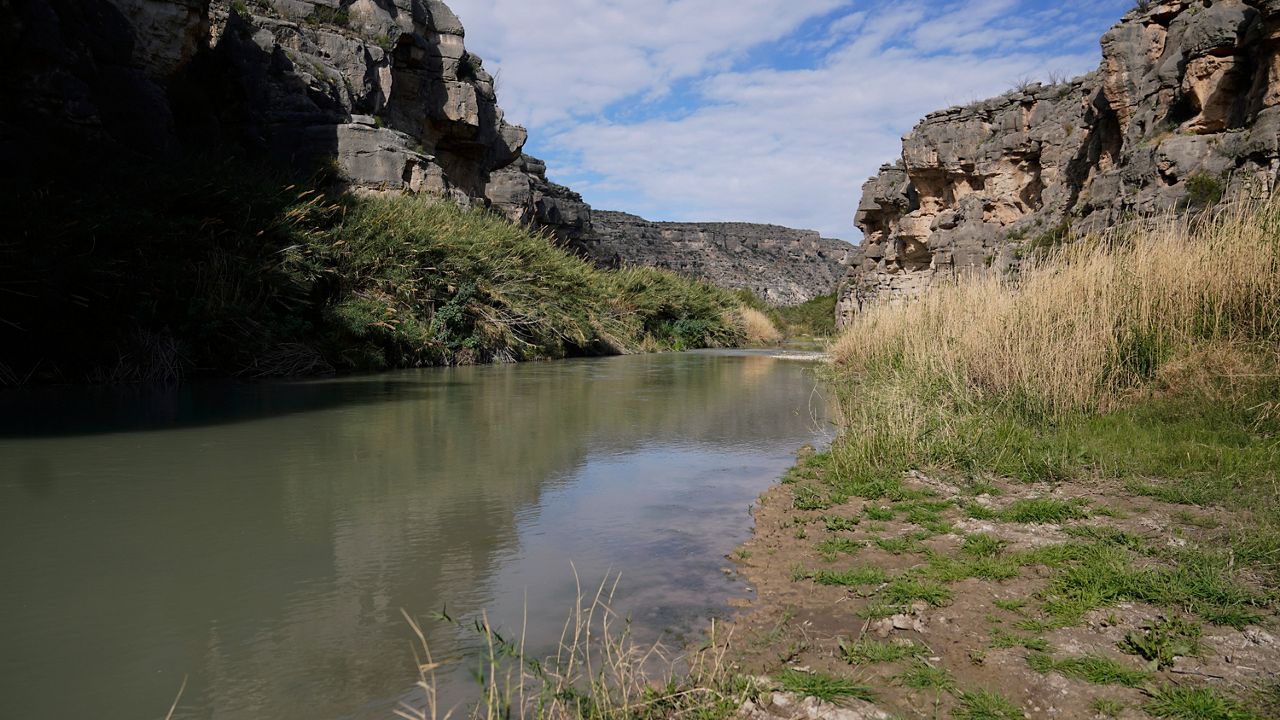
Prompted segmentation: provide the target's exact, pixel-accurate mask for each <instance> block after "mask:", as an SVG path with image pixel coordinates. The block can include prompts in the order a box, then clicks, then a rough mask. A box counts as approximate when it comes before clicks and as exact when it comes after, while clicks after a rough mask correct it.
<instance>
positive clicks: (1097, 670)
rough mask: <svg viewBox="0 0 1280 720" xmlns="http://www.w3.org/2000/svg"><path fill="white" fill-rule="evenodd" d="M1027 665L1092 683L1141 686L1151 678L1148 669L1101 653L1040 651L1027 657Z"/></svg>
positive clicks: (1037, 670) (1040, 671) (1033, 668)
mask: <svg viewBox="0 0 1280 720" xmlns="http://www.w3.org/2000/svg"><path fill="white" fill-rule="evenodd" d="M1027 664H1028V665H1030V666H1031V669H1032V670H1035V671H1036V672H1038V673H1042V674H1044V673H1051V672H1056V673H1058V674H1060V675H1065V676H1066V677H1070V678H1075V679H1078V680H1085V681H1087V682H1091V683H1094V684H1095V685H1123V686H1125V687H1131V688H1136V687H1142V685H1143V684H1144V683H1146V682H1147V681H1148V680H1150V679H1151V674H1150V673H1148V672H1144V671H1142V670H1135V669H1133V668H1128V667H1125V666H1124V665H1122V664H1120V663H1118V662H1116V661H1115V660H1112V659H1111V658H1107V657H1102V656H1101V655H1082V656H1079V657H1066V658H1054V657H1052V656H1050V655H1046V654H1044V653H1033V654H1031V655H1028V656H1027Z"/></svg>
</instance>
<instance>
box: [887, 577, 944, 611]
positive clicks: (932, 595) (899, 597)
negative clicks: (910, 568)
mask: <svg viewBox="0 0 1280 720" xmlns="http://www.w3.org/2000/svg"><path fill="white" fill-rule="evenodd" d="M951 596H952V593H951V590H950V589H948V588H947V587H946V586H944V585H942V584H940V583H937V582H933V581H931V580H927V579H925V578H918V577H909V576H901V577H897V578H894V579H893V580H892V581H891V582H890V583H889V584H888V585H886V586H885V588H884V590H883V591H881V595H880V599H881V600H882V601H883V602H886V603H888V604H890V605H899V606H906V605H910V604H911V603H913V602H916V601H923V602H925V603H928V604H929V605H933V606H935V607H939V606H942V605H946V604H947V603H948V602H950V601H951Z"/></svg>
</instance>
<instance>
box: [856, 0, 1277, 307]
mask: <svg viewBox="0 0 1280 720" xmlns="http://www.w3.org/2000/svg"><path fill="white" fill-rule="evenodd" d="M1102 55H1103V60H1102V64H1101V66H1100V68H1099V69H1098V70H1097V71H1095V72H1093V73H1090V74H1089V75H1086V76H1084V77H1081V78H1078V79H1076V80H1073V81H1070V82H1065V83H1060V84H1054V85H1040V84H1033V85H1029V86H1026V87H1021V88H1019V89H1017V90H1015V91H1013V92H1010V93H1008V94H1006V95H1003V96H1001V97H998V98H995V99H992V100H987V101H984V102H979V103H976V104H973V105H969V106H965V107H953V108H950V109H948V110H944V111H941V112H937V113H934V114H931V115H929V116H928V117H926V118H925V119H924V120H923V121H922V122H921V123H920V124H919V125H917V126H916V127H915V128H914V129H913V130H912V131H911V133H910V134H908V135H907V136H906V137H904V138H903V147H902V157H901V159H900V160H899V161H898V162H896V163H894V164H893V165H887V166H885V167H883V168H882V169H881V170H880V173H879V174H878V175H877V176H876V177H874V178H872V179H871V180H869V181H868V182H867V184H866V185H865V186H864V187H863V195H862V201H861V203H860V204H859V207H858V212H857V217H856V223H857V225H858V227H859V228H861V229H862V231H863V233H864V236H865V239H864V242H863V250H864V258H863V259H862V261H861V262H860V263H859V264H858V265H857V267H856V268H855V269H854V270H853V271H852V272H850V273H849V275H848V277H847V278H846V280H845V282H844V283H843V286H842V290H841V300H840V305H839V309H838V313H839V315H840V318H839V320H840V322H841V323H842V324H847V323H848V322H849V321H850V320H851V318H852V317H854V316H855V315H856V314H857V313H858V312H860V311H861V310H862V309H863V308H865V307H867V306H868V305H871V304H875V303H880V302H886V301H888V302H893V301H896V300H901V299H903V298H909V297H911V296H913V295H916V294H918V293H920V292H922V291H923V290H925V289H927V288H928V287H930V286H932V285H934V284H935V283H937V282H939V281H941V280H944V279H948V278H952V277H955V276H957V275H961V274H965V273H988V272H1007V271H1009V270H1011V269H1012V268H1015V267H1016V266H1017V264H1018V261H1019V258H1020V257H1022V256H1023V254H1024V253H1025V252H1027V251H1028V249H1030V248H1033V247H1043V246H1047V245H1052V244H1054V243H1057V242H1061V241H1063V240H1066V239H1070V238H1072V237H1077V236H1080V235H1083V234H1085V233H1088V232H1090V231H1094V230H1099V229H1102V228H1106V227H1108V226H1111V225H1113V224H1115V223H1118V222H1121V221H1123V220H1125V219H1128V218H1133V217H1145V216H1152V215H1155V214H1157V213H1160V212H1163V211H1178V210H1183V209H1187V208H1194V207H1198V206H1203V205H1206V204H1210V203H1212V202H1215V201H1216V200H1217V199H1219V198H1220V197H1222V196H1223V195H1224V194H1230V193H1233V192H1237V191H1242V190H1243V191H1250V192H1255V193H1270V192H1271V191H1272V189H1273V188H1274V187H1275V184H1276V181H1277V173H1278V171H1280V2H1278V1H1277V0H1247V1H1246V0H1215V1H1212V2H1210V1H1208V0H1170V1H1167V2H1150V3H1142V4H1141V5H1140V7H1138V8H1136V9H1134V10H1132V11H1131V12H1129V14H1127V15H1126V16H1125V17H1124V19H1123V20H1122V21H1121V22H1120V23H1119V24H1118V25H1116V26H1115V27H1114V28H1112V29H1111V30H1110V31H1109V32H1108V33H1107V34H1106V35H1105V36H1104V37H1103V38H1102Z"/></svg>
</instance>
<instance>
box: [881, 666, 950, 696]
mask: <svg viewBox="0 0 1280 720" xmlns="http://www.w3.org/2000/svg"><path fill="white" fill-rule="evenodd" d="M893 680H894V682H896V683H898V684H899V685H902V686H904V687H909V688H911V689H913V690H951V689H952V688H954V687H955V680H953V679H952V677H951V673H949V672H947V671H946V669H945V668H940V667H934V666H932V665H930V664H928V663H926V662H924V661H917V662H914V663H912V664H911V666H910V667H908V668H907V669H906V670H904V671H902V672H901V673H899V674H897V675H895V676H894V678H893Z"/></svg>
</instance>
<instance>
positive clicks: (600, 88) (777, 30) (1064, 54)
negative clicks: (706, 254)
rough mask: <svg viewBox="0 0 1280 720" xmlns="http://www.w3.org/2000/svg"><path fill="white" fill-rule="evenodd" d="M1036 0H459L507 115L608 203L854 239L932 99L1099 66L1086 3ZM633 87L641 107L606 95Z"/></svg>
mask: <svg viewBox="0 0 1280 720" xmlns="http://www.w3.org/2000/svg"><path fill="white" fill-rule="evenodd" d="M1028 4H1034V3H1029V0H1021V1H1020V0H970V1H966V2H933V3H930V2H915V3H909V4H908V3H889V2H884V3H880V2H852V1H850V0H791V1H789V2H785V3H783V2H779V1H776V0H667V1H666V2H663V1H662V0H594V1H593V0H541V1H540V2H529V1H528V0H451V5H452V6H453V7H454V9H455V10H457V11H458V13H459V15H460V16H461V17H462V19H463V22H464V23H465V24H466V26H467V33H468V40H467V43H468V47H471V48H473V49H475V50H477V51H478V52H481V53H482V54H485V53H487V54H488V55H489V56H492V58H491V59H492V60H493V62H487V64H489V65H491V66H496V67H497V68H498V69H499V72H500V78H501V83H500V87H499V91H500V93H501V96H500V100H501V102H502V104H503V106H504V107H505V108H506V109H507V111H508V115H509V116H510V117H511V118H512V119H513V120H515V121H517V122H519V121H525V122H527V123H528V124H529V125H530V130H531V133H532V135H533V137H534V142H533V145H534V146H535V148H536V149H538V150H541V151H544V152H546V154H548V155H549V156H550V157H549V160H550V162H551V173H552V175H553V179H555V180H557V181H559V182H564V183H566V184H569V185H570V186H572V187H574V189H576V190H578V191H579V192H582V193H583V194H584V196H586V198H587V200H588V201H589V202H591V203H592V204H593V205H595V206H596V207H600V208H604V209H617V210H627V211H631V212H636V213H638V214H641V215H644V216H646V217H650V218H651V219H655V220H665V219H671V220H742V221H751V222H771V223H777V224H782V225H790V226H793V227H811V228H816V229H819V230H821V231H823V233H824V234H827V235H830V236H835V237H845V238H856V237H857V231H856V230H855V229H854V228H853V223H852V216H853V213H854V210H855V208H856V206H857V203H858V197H859V192H860V188H861V185H862V183H863V181H865V180H866V178H867V177H868V176H870V175H871V174H873V173H874V172H875V170H876V169H877V168H878V167H879V165H880V164H882V163H884V162H888V161H892V160H893V159H894V158H895V157H896V156H897V155H898V153H899V150H900V147H899V139H900V137H901V135H902V134H903V133H905V132H906V131H908V130H909V129H910V128H911V126H912V125H914V124H915V122H916V121H918V119H919V118H920V117H921V116H923V115H924V114H925V113H927V112H929V111H931V110H935V109H940V108H943V107H946V106H948V105H953V104H956V103H961V102H968V101H970V100H974V99H978V98H983V97H988V96H991V95H995V94H998V93H1000V92H1003V91H1005V90H1007V89H1008V88H1009V87H1011V86H1012V85H1013V84H1014V83H1015V82H1016V81H1017V80H1018V79H1020V78H1023V77H1033V78H1043V77H1046V76H1047V75H1048V73H1049V72H1050V71H1053V72H1066V73H1072V74H1074V73H1080V72H1085V71H1087V70H1090V69H1092V68H1093V67H1095V66H1096V65H1097V62H1098V51H1097V50H1096V37H1097V34H1098V28H1097V27H1082V21H1081V18H1080V15H1079V13H1080V12H1082V10H1081V5H1079V4H1077V5H1076V6H1075V7H1071V6H1070V5H1069V4H1058V3H1052V4H1049V5H1045V4H1043V3H1042V4H1039V5H1037V6H1036V8H1035V12H1031V11H1029V10H1028V9H1027V8H1023V7H1022V6H1023V5H1028ZM1123 4H1124V0H1096V1H1095V2H1094V3H1093V5H1092V6H1090V10H1089V12H1094V13H1096V12H1097V10H1098V9H1099V8H1100V7H1103V6H1107V7H1109V6H1116V7H1117V8H1118V7H1120V6H1122V5H1123ZM1064 5H1066V7H1064ZM1054 6H1057V7H1056V8H1055V7H1054ZM835 11H838V12H835ZM1115 15H1116V17H1118V16H1119V10H1118V9H1117V10H1116V12H1115ZM828 16H829V22H827V24H826V26H825V27H820V28H807V30H808V32H806V33H803V34H799V33H796V30H797V28H799V27H801V26H802V25H803V24H804V23H805V21H806V20H810V19H813V18H816V17H828ZM1086 34H1088V35H1089V36H1090V37H1088V38H1086V37H1085V35H1086ZM768 43H776V44H775V45H769V46H768V47H776V48H780V49H781V51H788V52H795V51H797V50H799V51H807V52H809V53H812V56H811V57H810V58H808V60H809V62H808V63H807V65H808V67H802V68H799V69H794V63H792V64H791V66H790V68H789V67H788V66H786V65H783V66H782V67H781V68H779V67H772V66H771V65H773V63H769V62H765V63H760V62H758V60H759V57H758V55H759V52H760V50H761V45H762V44H768ZM1060 48H1066V50H1060ZM753 50H755V51H756V52H757V55H756V56H751V55H749V53H751V52H752V51H753ZM749 57H750V59H751V65H750V66H749V67H748V66H746V63H745V62H744V61H745V60H746V59H747V58H749ZM761 65H764V67H761ZM681 81H684V82H686V83H689V82H691V83H693V85H692V89H690V88H689V87H685V88H682V89H681V88H679V87H678V86H677V83H679V82H681ZM673 88H676V89H677V90H676V91H677V92H681V93H682V94H681V96H680V99H681V100H691V101H692V105H693V107H692V108H689V107H687V104H688V103H681V104H679V105H680V107H681V112H679V114H678V115H675V114H670V115H664V114H663V112H662V110H663V108H665V107H667V106H666V105H655V103H661V102H662V100H663V98H664V97H667V94H668V93H670V92H672V91H673ZM623 100H625V101H627V103H629V104H630V106H629V107H628V108H627V109H628V110H630V111H634V112H609V109H610V106H611V105H614V104H615V103H619V102H620V101H623ZM615 109H616V106H615ZM631 118H638V119H631Z"/></svg>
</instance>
